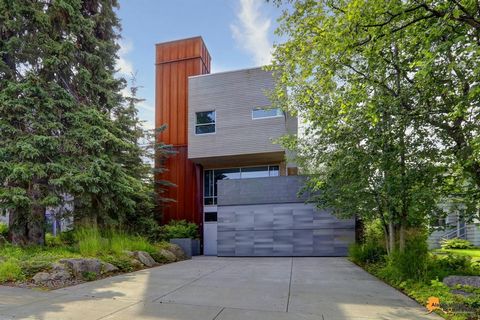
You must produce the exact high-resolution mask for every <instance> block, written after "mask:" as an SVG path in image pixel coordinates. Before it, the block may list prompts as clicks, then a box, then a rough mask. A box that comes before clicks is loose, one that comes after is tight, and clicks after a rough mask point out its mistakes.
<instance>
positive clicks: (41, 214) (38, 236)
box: [27, 205, 46, 246]
mask: <svg viewBox="0 0 480 320" xmlns="http://www.w3.org/2000/svg"><path fill="white" fill-rule="evenodd" d="M45 212H46V208H45V207H43V206H39V205H34V206H33V207H32V209H31V212H30V219H28V222H27V230H28V234H27V235H28V244H35V245H41V246H43V245H44V244H45V228H44V226H45Z"/></svg>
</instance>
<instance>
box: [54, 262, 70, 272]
mask: <svg viewBox="0 0 480 320" xmlns="http://www.w3.org/2000/svg"><path fill="white" fill-rule="evenodd" d="M51 269H52V271H66V272H68V268H67V266H66V265H64V264H63V263H56V262H54V263H52V265H51Z"/></svg>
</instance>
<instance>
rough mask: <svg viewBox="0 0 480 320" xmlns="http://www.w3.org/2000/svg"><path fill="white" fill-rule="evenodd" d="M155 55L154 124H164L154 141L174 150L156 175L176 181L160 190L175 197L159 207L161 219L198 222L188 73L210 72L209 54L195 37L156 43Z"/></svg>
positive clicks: (199, 192) (197, 181) (199, 204)
mask: <svg viewBox="0 0 480 320" xmlns="http://www.w3.org/2000/svg"><path fill="white" fill-rule="evenodd" d="M155 57H156V63H155V67H156V76H155V81H156V89H155V93H156V96H155V127H156V128H158V127H160V126H162V125H164V124H166V125H167V128H166V129H165V130H164V131H163V132H162V133H161V134H159V135H157V141H159V142H160V141H161V142H163V143H165V144H169V145H172V148H173V149H174V151H176V153H175V154H174V155H172V156H171V157H170V158H168V159H167V160H166V162H165V168H166V169H167V171H166V172H164V173H163V174H161V175H157V178H159V179H164V180H167V181H169V182H171V183H174V184H175V185H176V187H168V188H166V189H165V190H164V192H163V193H162V196H164V197H167V198H170V199H172V200H175V202H170V203H168V204H167V205H166V206H165V207H164V208H163V210H162V221H163V222H164V223H167V222H168V221H170V220H172V219H175V220H180V219H186V220H188V221H192V222H195V223H197V224H199V225H201V223H202V220H203V219H202V216H203V204H202V200H203V196H202V175H203V171H202V168H201V167H200V166H199V165H196V164H194V163H193V162H192V161H190V160H188V146H187V145H188V131H187V130H188V118H187V117H188V99H187V97H188V77H189V76H194V75H200V74H206V73H210V54H209V53H208V50H207V48H206V46H205V44H204V43H203V40H202V38H200V37H196V38H190V39H184V40H178V41H172V42H167V43H160V44H157V45H156V54H155ZM156 166H157V167H158V166H159V163H156Z"/></svg>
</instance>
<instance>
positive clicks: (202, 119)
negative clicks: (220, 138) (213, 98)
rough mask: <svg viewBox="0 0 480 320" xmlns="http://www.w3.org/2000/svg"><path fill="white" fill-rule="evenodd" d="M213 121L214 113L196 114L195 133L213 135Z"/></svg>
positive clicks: (214, 118)
mask: <svg viewBox="0 0 480 320" xmlns="http://www.w3.org/2000/svg"><path fill="white" fill-rule="evenodd" d="M215 120H216V114H215V111H203V112H197V113H196V119H195V133H196V134H206V133H215Z"/></svg>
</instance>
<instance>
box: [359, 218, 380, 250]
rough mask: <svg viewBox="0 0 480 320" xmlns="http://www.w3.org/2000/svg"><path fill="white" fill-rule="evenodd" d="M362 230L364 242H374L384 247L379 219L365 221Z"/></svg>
mask: <svg viewBox="0 0 480 320" xmlns="http://www.w3.org/2000/svg"><path fill="white" fill-rule="evenodd" d="M363 230H364V233H363V241H364V242H365V243H375V244H376V245H377V246H381V247H385V234H384V231H383V227H382V222H381V221H380V219H375V220H373V221H369V222H365V224H364V227H363Z"/></svg>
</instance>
